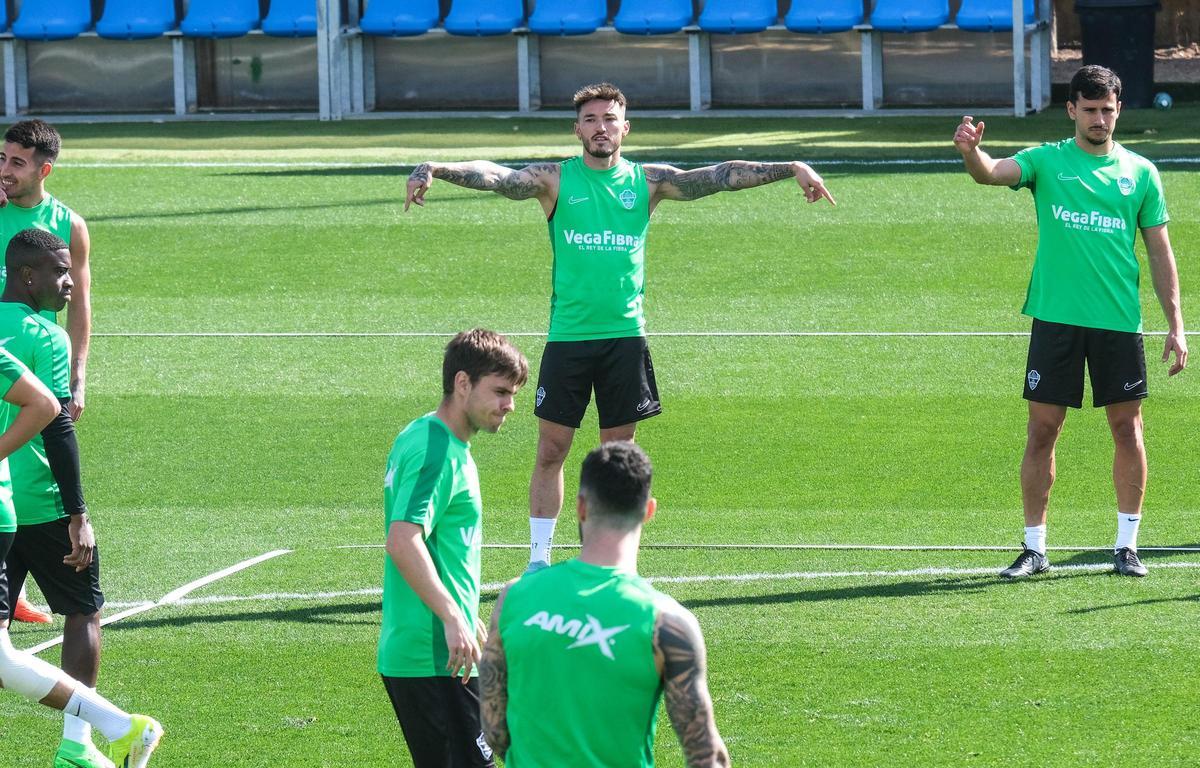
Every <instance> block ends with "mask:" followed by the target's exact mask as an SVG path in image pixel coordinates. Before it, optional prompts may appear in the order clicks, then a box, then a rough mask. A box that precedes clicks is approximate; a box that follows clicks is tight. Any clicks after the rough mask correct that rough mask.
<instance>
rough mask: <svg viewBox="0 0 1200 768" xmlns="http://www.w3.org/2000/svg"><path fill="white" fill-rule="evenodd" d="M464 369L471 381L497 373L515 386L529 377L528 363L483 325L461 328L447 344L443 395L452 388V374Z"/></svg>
mask: <svg viewBox="0 0 1200 768" xmlns="http://www.w3.org/2000/svg"><path fill="white" fill-rule="evenodd" d="M459 371H466V374H467V376H469V377H470V379H471V383H472V384H474V383H476V382H477V381H479V380H480V379H482V378H483V377H484V376H488V375H490V374H493V373H495V374H499V375H501V376H503V377H505V378H506V379H509V380H510V381H512V382H513V383H514V384H516V385H517V386H518V387H520V386H523V385H524V384H525V381H526V380H527V379H528V378H529V363H528V362H526V361H525V356H524V355H522V354H521V352H520V350H518V349H517V348H516V347H514V346H513V345H512V342H510V341H509V340H508V339H506V338H505V337H504V336H502V335H500V334H499V333H496V332H495V331H489V330H486V329H484V328H472V329H471V330H469V331H463V332H462V333H460V334H458V335H457V336H455V337H454V338H453V339H451V340H450V343H449V344H447V345H446V354H445V357H443V358H442V394H443V395H449V394H450V393H451V392H453V391H454V377H455V376H457V375H458V372H459Z"/></svg>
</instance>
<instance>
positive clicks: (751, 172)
mask: <svg viewBox="0 0 1200 768" xmlns="http://www.w3.org/2000/svg"><path fill="white" fill-rule="evenodd" d="M793 175H794V174H793V172H792V164H791V163H751V162H746V161H744V160H730V161H728V162H724V163H720V164H718V165H710V166H707V167H705V168H696V169H694V170H691V171H681V170H679V169H678V168H672V167H671V166H667V165H655V166H647V167H646V179H647V180H648V181H650V182H652V183H657V184H667V185H670V186H671V187H674V188H675V190H677V191H678V195H668V197H672V198H673V199H676V200H696V199H698V198H701V197H707V196H708V195H712V194H716V193H717V192H731V191H734V190H738V189H749V188H750V187H757V186H761V185H763V184H770V183H771V182H773V181H779V180H780V179H788V178H791V177H792V176H793Z"/></svg>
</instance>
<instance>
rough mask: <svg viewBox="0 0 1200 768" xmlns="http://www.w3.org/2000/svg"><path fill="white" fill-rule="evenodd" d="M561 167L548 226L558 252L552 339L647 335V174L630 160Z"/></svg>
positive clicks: (566, 163) (573, 162) (552, 299)
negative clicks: (605, 167) (598, 166)
mask: <svg viewBox="0 0 1200 768" xmlns="http://www.w3.org/2000/svg"><path fill="white" fill-rule="evenodd" d="M561 169H562V170H561V176H560V178H559V190H558V204H557V205H556V206H555V209H554V215H553V216H551V217H550V220H549V222H548V224H549V228H550V246H551V248H552V249H553V251H554V269H553V272H552V277H551V281H552V283H553V285H552V288H553V294H552V295H551V297H550V334H549V340H550V341H586V340H589V339H621V338H626V337H630V336H644V335H645V334H646V318H645V315H644V313H643V311H642V301H643V291H644V288H645V282H646V274H645V261H646V233H647V231H648V230H649V229H650V191H649V187H648V186H647V185H646V174H645V172H644V171H643V170H642V166H641V165H639V164H637V163H631V162H629V161H628V160H622V161H621V162H619V163H618V164H617V165H616V166H614V167H613V168H610V169H608V170H604V171H595V170H592V169H591V168H588V167H587V166H586V165H585V164H584V162H583V158H582V157H575V158H572V159H570V160H564V161H563V162H562V163H561Z"/></svg>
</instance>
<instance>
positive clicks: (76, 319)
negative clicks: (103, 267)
mask: <svg viewBox="0 0 1200 768" xmlns="http://www.w3.org/2000/svg"><path fill="white" fill-rule="evenodd" d="M91 250H92V240H91V236H90V235H89V234H88V228H87V222H85V221H84V220H83V219H82V218H80V216H79V215H78V214H77V215H75V217H74V220H73V221H72V222H71V282H73V283H74V286H73V287H72V290H71V303H70V304H68V305H67V335H68V336H70V337H71V403H70V405H69V406H67V407H68V408H69V410H70V413H71V418H72V419H75V420H76V421H78V420H79V417H80V416H82V415H83V406H84V383H85V381H86V379H87V359H88V347H89V345H90V344H91V339H92V267H91V262H90V261H89V257H90V256H91Z"/></svg>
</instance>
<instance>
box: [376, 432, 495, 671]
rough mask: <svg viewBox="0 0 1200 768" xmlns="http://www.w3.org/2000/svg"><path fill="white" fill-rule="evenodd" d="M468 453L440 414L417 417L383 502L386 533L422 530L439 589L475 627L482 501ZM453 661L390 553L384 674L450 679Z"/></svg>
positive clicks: (400, 446) (400, 444) (404, 437)
mask: <svg viewBox="0 0 1200 768" xmlns="http://www.w3.org/2000/svg"><path fill="white" fill-rule="evenodd" d="M470 448H471V446H470V445H468V444H467V443H464V442H463V441H461V440H459V439H458V438H457V437H455V436H454V434H453V433H452V432H451V431H450V428H449V427H447V426H446V425H445V424H444V423H443V422H442V420H441V419H439V418H438V417H437V414H435V413H427V414H425V415H424V416H422V417H421V418H419V419H416V420H415V421H413V422H412V423H411V424H409V425H408V426H407V427H405V428H404V431H403V432H401V433H400V435H399V437H397V438H396V442H395V443H394V444H393V445H392V451H391V453H390V454H389V455H388V462H387V474H386V475H385V476H384V489H383V499H384V530H385V531H386V530H387V529H388V528H390V527H391V525H392V523H394V522H396V521H403V522H408V523H414V524H416V525H419V526H421V528H422V530H423V531H424V534H425V547H426V548H427V549H428V550H429V557H430V559H431V560H433V564H434V567H436V568H437V573H438V576H439V578H440V579H441V581H442V585H443V586H444V587H445V588H446V591H447V592H449V593H450V596H451V597H453V598H454V602H455V603H457V604H458V607H459V609H460V610H462V612H463V616H464V617H465V618H466V620H467V623H468V624H470V625H471V627H472V628H473V629H474V628H475V625H474V622H475V621H477V620H478V619H477V616H478V615H479V577H480V554H481V552H482V546H483V500H482V497H481V496H480V494H479V473H478V472H477V471H476V469H475V461H474V460H473V459H472V458H471V450H470ZM448 658H449V653H448V651H447V649H446V634H445V629H444V628H443V626H442V622H441V621H440V620H439V619H438V617H437V616H435V615H434V614H433V611H431V610H429V608H428V607H426V605H425V603H424V602H422V601H421V598H420V597H419V596H418V595H417V593H416V592H414V591H413V589H412V587H410V586H409V585H408V582H406V581H405V580H404V577H403V576H401V575H400V571H399V570H397V568H396V565H395V564H394V563H393V562H392V561H391V558H388V557H386V556H385V563H384V572H383V623H382V626H381V627H380V633H379V653H378V658H377V664H378V669H379V674H381V675H385V676H387V677H439V676H448V675H450V672H449V671H447V670H446V661H447V659H448Z"/></svg>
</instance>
